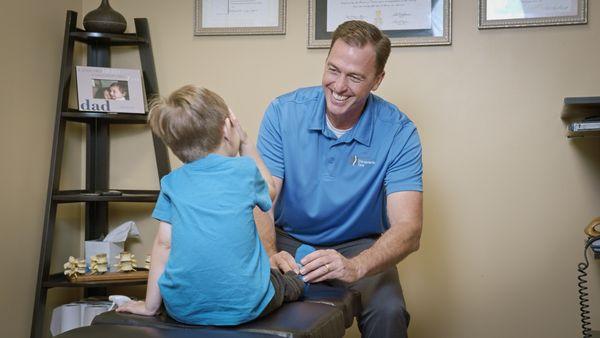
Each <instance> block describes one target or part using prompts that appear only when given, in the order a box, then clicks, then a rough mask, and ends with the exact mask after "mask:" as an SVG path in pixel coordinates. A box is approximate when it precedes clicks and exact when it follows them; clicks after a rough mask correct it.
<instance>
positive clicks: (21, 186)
mask: <svg viewBox="0 0 600 338" xmlns="http://www.w3.org/2000/svg"><path fill="white" fill-rule="evenodd" d="M32 2H33V1H29V2H25V3H22V2H14V4H11V5H8V10H6V11H5V10H4V7H5V6H7V5H4V4H3V5H2V6H3V8H2V11H0V13H2V14H0V15H2V19H3V20H1V21H2V22H3V26H2V27H3V28H5V29H4V31H5V32H6V31H8V27H20V26H26V27H25V31H24V32H22V33H21V34H22V35H21V36H24V37H28V38H29V39H28V40H27V41H24V39H20V38H19V37H17V36H14V37H11V36H7V35H4V36H3V39H7V40H8V41H7V42H6V43H8V44H9V46H15V47H14V48H6V50H8V51H9V53H8V54H6V53H3V58H6V57H8V62H6V61H3V62H2V64H3V65H4V66H6V65H8V67H7V70H6V72H5V71H4V70H3V72H2V73H3V74H9V76H8V77H4V76H3V80H2V82H1V83H2V88H1V89H2V90H0V92H1V93H2V94H1V95H2V102H3V109H2V111H3V113H2V116H4V117H5V122H4V123H3V124H2V133H1V134H0V135H1V136H0V141H1V142H0V149H2V154H3V160H2V166H1V167H0V168H1V170H2V172H1V173H2V175H1V177H2V183H3V185H2V186H3V187H8V189H6V190H5V191H7V192H9V196H5V197H4V199H3V203H1V204H0V208H2V209H1V210H2V211H3V215H4V220H3V227H2V228H3V229H4V231H5V233H4V236H3V239H2V246H1V247H2V249H0V250H2V251H1V252H0V253H1V254H2V255H1V256H2V260H3V261H2V262H3V263H4V264H3V265H2V266H3V267H4V268H7V267H8V268H7V270H5V271H16V269H17V268H19V267H23V268H21V269H20V271H22V272H21V273H19V274H15V277H14V278H12V279H10V278H4V280H3V282H2V283H3V284H2V288H1V290H2V291H0V292H1V293H0V295H1V297H2V298H1V304H2V308H3V309H5V310H8V309H10V311H11V312H13V313H15V314H16V315H15V316H14V317H13V318H10V321H6V318H4V319H3V320H5V321H6V322H5V324H4V325H2V326H0V327H1V329H0V330H8V331H6V332H7V333H8V334H0V335H1V336H7V337H8V336H15V337H17V336H25V335H26V334H24V333H26V332H28V329H29V324H30V322H29V321H30V314H31V306H32V299H33V290H34V283H35V277H36V275H35V274H36V271H37V267H36V264H37V255H38V252H39V240H40V238H41V219H42V217H43V209H44V199H45V189H46V180H47V170H48V163H49V162H48V161H49V149H50V146H49V141H48V140H50V137H51V132H52V128H53V127H52V125H53V121H52V120H53V114H54V110H53V109H54V105H55V95H56V81H57V79H58V68H59V57H60V48H59V47H58V46H60V44H61V40H62V31H63V20H64V10H65V9H66V8H76V7H69V6H68V5H72V6H78V5H82V6H83V8H82V10H81V12H82V13H85V12H87V11H89V10H91V9H93V8H95V7H96V6H97V4H98V1H96V0H94V1H91V0H82V1H81V2H78V1H70V2H67V1H63V2H58V3H56V2H53V3H54V4H50V3H48V4H46V2H43V4H42V2H39V3H40V4H39V5H38V4H36V5H35V6H34V5H33V4H32ZM111 4H112V5H113V6H114V7H115V8H116V9H117V10H119V11H121V12H122V13H123V14H124V15H125V16H126V17H127V18H128V20H129V24H130V27H132V26H133V21H132V20H131V19H132V18H133V17H148V18H149V20H150V31H151V34H152V39H153V43H154V53H155V59H156V65H157V71H158V79H159V84H160V89H161V92H162V93H163V94H167V93H168V92H170V91H172V90H174V89H176V88H178V87H179V86H181V85H183V84H186V83H196V84H200V85H203V86H206V87H208V88H211V89H213V90H215V91H217V92H218V93H220V94H221V95H222V96H223V97H224V98H225V100H226V101H227V102H228V103H229V105H230V106H231V108H232V109H233V110H234V111H235V112H236V113H237V114H238V116H239V117H240V119H241V120H242V122H243V123H244V125H245V126H246V128H247V129H248V132H249V134H250V135H251V136H252V137H255V136H256V133H257V130H258V125H259V122H260V119H261V117H262V113H263V111H264V108H265V107H266V105H267V104H268V102H269V101H270V100H271V99H272V98H274V97H275V96H277V95H279V94H282V93H284V92H286V91H289V90H292V89H294V88H297V87H300V86H308V85H315V84H319V82H320V76H321V72H322V64H323V61H324V59H325V56H326V51H325V50H307V49H306V48H305V41H306V13H307V8H306V1H298V0H290V1H288V11H287V14H288V22H287V34H286V35H285V36H252V37H194V36H193V34H192V33H193V31H192V30H193V16H194V15H193V12H194V7H193V1H185V2H183V1H181V2H176V4H175V2H167V1H158V0H127V1H125V0H113V1H111ZM453 7H454V8H453V44H452V46H449V47H421V48H394V49H393V51H392V55H391V57H390V61H389V63H388V66H387V76H386V79H385V80H384V82H383V84H382V86H381V87H380V89H379V90H378V91H377V94H379V95H381V96H383V97H384V98H386V99H388V100H389V101H391V102H394V103H395V104H397V105H398V106H399V107H400V108H401V109H402V110H403V111H405V112H406V113H407V114H408V115H409V116H410V117H411V118H412V119H413V120H414V121H415V122H416V124H417V126H418V127H419V130H420V133H421V137H422V142H423V146H424V163H425V190H426V193H425V229H424V234H423V240H422V248H421V250H420V251H419V252H418V253H416V254H413V255H412V256H410V257H409V258H408V259H407V260H406V261H405V262H403V263H401V264H400V265H399V267H400V275H401V278H402V281H403V287H404V290H405V294H406V297H407V302H408V305H409V308H410V311H411V314H412V317H413V320H412V323H411V334H412V336H413V337H450V338H454V337H456V338H459V337H483V336H485V337H557V338H558V337H572V336H575V335H576V334H577V332H578V327H579V324H578V315H577V298H576V297H577V289H576V272H575V271H576V269H575V268H576V265H577V262H579V261H580V260H581V258H582V257H581V255H582V242H583V239H584V236H583V234H582V231H581V230H582V228H583V227H584V226H585V224H587V222H588V221H589V220H590V219H591V218H592V217H594V216H598V215H599V214H600V210H599V205H600V174H599V169H600V154H599V151H598V150H599V149H600V148H599V145H600V142H599V139H589V140H578V141H568V140H566V139H565V137H564V127H563V125H562V123H561V121H560V118H559V116H560V110H561V107H562V98H563V97H565V96H593V95H600V85H599V84H598V78H600V68H599V67H598V61H597V57H596V56H597V55H599V54H600V43H599V42H600V41H599V40H600V24H598V22H595V20H594V19H595V18H597V17H600V8H597V6H593V4H590V14H589V18H590V23H589V24H588V25H583V26H572V27H550V28H530V29H511V30H490V31H478V30H477V28H476V15H477V1H475V0H470V1H454V4H453ZM8 12H10V14H9V15H7V14H8ZM5 17H6V18H5ZM36 20H38V21H37V22H36ZM40 20H41V22H40ZM3 45H4V46H7V45H6V44H5V43H4V40H3ZM114 54H115V62H114V63H113V66H115V67H134V66H136V65H137V55H136V54H135V51H133V50H127V49H125V50H123V51H119V52H115V53H114ZM40 55H42V56H43V57H44V62H43V63H38V58H39V57H40ZM3 60H4V59H3ZM9 79H10V81H8V80H9ZM15 84H18V85H15ZM22 88H27V91H23V90H20V89H22ZM32 89H33V90H35V91H36V96H35V97H36V100H31V99H30V98H31V94H30V93H29V92H30V91H32ZM8 93H10V94H8ZM6 102H8V104H7V103H6ZM72 133H73V134H74V136H75V137H74V138H77V136H78V135H79V134H78V133H80V131H78V130H74V131H72ZM111 133H112V135H113V143H112V146H113V148H112V149H111V167H112V168H113V171H114V172H115V174H113V176H112V177H111V185H112V186H113V187H119V188H124V187H126V188H152V187H156V186H157V180H156V177H155V176H156V173H155V171H154V167H153V163H152V156H153V154H152V151H151V142H150V138H149V134H148V132H147V131H146V130H144V129H142V128H137V129H133V131H132V130H131V129H126V128H124V127H119V128H113V129H111ZM17 144H18V145H17ZM77 146H78V145H77V144H73V145H72V147H73V148H72V151H71V152H70V153H73V154H77V151H78V148H77ZM132 155H135V156H132ZM77 160H79V161H80V160H81V158H80V157H79V158H78V157H77V156H76V155H73V156H72V157H71V159H70V161H73V162H74V164H72V163H70V162H68V163H66V164H65V165H67V166H68V165H71V164H72V165H73V167H74V168H76V167H77ZM79 163H80V162H79ZM70 173H71V175H69V177H71V178H70V180H71V181H72V182H71V183H73V184H78V183H80V182H81V178H80V175H78V173H77V170H75V169H72V170H71V171H70ZM150 210H151V207H150V206H148V205H142V204H140V205H135V206H133V207H131V206H129V205H127V206H125V205H119V206H116V208H113V209H112V211H111V219H112V222H113V223H114V224H118V223H119V222H121V221H123V220H127V219H134V220H136V221H137V222H138V223H139V224H140V225H141V227H142V232H143V233H142V242H132V243H130V244H129V245H130V248H131V249H132V250H133V251H134V252H135V253H137V254H138V255H143V254H144V253H145V252H147V251H148V250H149V248H150V245H151V244H150V243H151V241H152V236H153V232H154V230H155V222H154V221H152V220H150V219H148V217H147V216H146V215H147V214H148V213H149V212H150ZM61 220H62V223H64V224H65V225H64V228H69V227H74V225H76V224H77V223H78V222H79V219H78V214H77V211H76V210H73V211H66V212H65V213H64V214H63V216H62V218H61ZM66 233H72V232H66V231H61V232H60V234H61V235H60V236H59V239H58V241H60V242H61V243H63V244H64V245H63V246H61V248H62V251H63V252H62V254H63V255H64V254H68V253H69V252H71V251H69V250H76V248H77V245H76V244H75V246H73V244H72V242H73V238H70V237H69V236H66V235H64V234H66ZM69 243H70V244H69ZM55 246H56V245H55ZM65 248H68V249H69V250H67V249H65ZM15 252H20V253H22V254H21V256H20V257H19V258H16V259H13V260H11V261H8V257H16V256H17V255H15V254H14V253H15ZM55 256H57V257H55V265H56V263H59V261H60V260H61V259H64V257H58V256H60V254H57V255H55ZM5 275H6V274H4V275H3V276H5ZM590 279H591V280H592V283H591V286H592V291H594V290H599V289H600V273H599V270H598V269H597V268H596V267H595V266H593V268H592V269H591V273H590ZM56 293H57V296H56V297H55V298H57V299H69V298H68V296H64V295H62V294H59V292H58V291H57V292H56ZM592 293H593V295H592V296H594V292H592ZM598 294H600V292H595V295H598ZM61 297H62V298H61ZM599 298H600V297H597V296H596V298H595V301H594V306H593V308H592V311H595V313H600V300H599ZM12 304H14V305H12ZM596 318H600V317H598V316H596ZM598 320H600V319H597V320H596V323H598ZM597 327H600V324H597ZM348 336H350V337H355V336H357V332H356V329H353V330H352V331H350V332H349V334H348Z"/></svg>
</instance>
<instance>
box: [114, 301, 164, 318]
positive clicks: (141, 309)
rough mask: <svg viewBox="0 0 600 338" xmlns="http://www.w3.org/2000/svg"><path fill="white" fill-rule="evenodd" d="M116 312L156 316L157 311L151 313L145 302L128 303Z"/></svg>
mask: <svg viewBox="0 0 600 338" xmlns="http://www.w3.org/2000/svg"><path fill="white" fill-rule="evenodd" d="M116 311H117V312H129V313H133V314H136V315H142V316H154V315H155V314H156V311H150V310H148V309H147V308H146V302H144V301H143V300H140V301H131V302H127V303H125V304H123V305H121V306H119V307H118V308H117V310H116Z"/></svg>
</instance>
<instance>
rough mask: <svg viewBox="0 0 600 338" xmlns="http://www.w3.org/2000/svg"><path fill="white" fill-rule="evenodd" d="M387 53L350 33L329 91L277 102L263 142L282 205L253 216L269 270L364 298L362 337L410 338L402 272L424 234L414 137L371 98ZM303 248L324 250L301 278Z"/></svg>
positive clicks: (393, 111) (406, 123)
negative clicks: (294, 274)
mask: <svg viewBox="0 0 600 338" xmlns="http://www.w3.org/2000/svg"><path fill="white" fill-rule="evenodd" d="M389 53H390V41H389V39H388V38H387V37H386V36H384V35H383V34H382V33H381V31H379V29H377V27H375V26H373V25H371V24H369V23H366V22H364V21H348V22H345V23H343V24H342V25H340V26H339V27H338V28H337V29H336V31H335V32H334V34H333V38H332V42H331V47H330V50H329V55H328V56H327V60H326V63H325V69H324V74H323V80H322V86H320V87H312V88H304V89H299V90H296V91H294V92H292V93H289V94H285V95H283V96H281V97H278V98H277V99H275V100H274V101H273V102H272V103H271V104H270V106H269V107H268V109H267V111H266V113H265V116H264V118H263V121H262V124H261V128H260V132H259V137H258V148H259V150H260V152H261V154H262V156H263V159H264V161H265V163H266V165H267V167H268V168H269V170H270V171H271V173H272V175H273V179H274V181H275V190H276V192H277V196H278V197H277V203H276V205H275V207H274V208H273V209H274V210H275V211H274V212H273V211H271V212H269V213H268V214H263V213H260V212H256V218H257V224H258V227H259V231H260V235H261V239H262V241H263V243H264V244H265V247H266V249H267V251H268V253H269V255H270V259H271V266H272V267H276V268H279V269H281V270H282V271H287V270H294V271H296V272H297V273H300V274H302V275H303V276H304V279H305V281H306V282H310V283H314V282H322V281H328V282H330V283H332V284H334V285H344V286H347V287H349V288H351V289H355V290H357V291H359V292H360V293H361V298H362V310H363V311H362V313H361V315H360V316H359V318H357V319H358V324H359V329H360V330H361V332H362V334H363V337H377V338H381V337H406V335H407V334H406V329H407V326H408V321H409V315H408V312H407V311H406V306H405V303H404V298H403V295H402V289H401V287H400V282H399V278H398V271H397V269H396V264H397V263H398V262H400V261H401V260H402V259H404V258H405V257H406V256H407V255H409V254H410V253H411V252H413V251H416V250H417V249H418V247H419V240H420V236H421V227H422V178H421V174H422V164H421V145H420V141H419V136H418V134H417V131H416V128H415V126H414V125H413V123H412V122H411V121H410V120H409V119H408V118H407V117H406V116H405V115H404V114H403V113H402V112H400V111H399V110H398V109H397V108H396V107H395V106H394V105H392V104H390V103H388V102H386V101H385V100H383V99H381V98H379V97H377V96H375V95H373V94H371V91H374V90H376V89H377V87H378V86H379V84H380V83H381V81H382V80H383V77H384V75H385V72H384V66H385V63H386V61H387V58H388V56H389ZM273 209H271V210H273ZM273 224H275V227H273ZM275 228H276V231H274V229H275ZM303 243H306V244H309V245H312V246H314V247H316V248H317V249H318V250H316V251H314V252H313V253H311V254H308V255H307V256H305V257H304V259H302V261H301V265H302V267H301V268H300V267H299V266H298V265H297V264H296V262H295V261H294V258H293V257H292V255H294V253H295V251H296V248H298V246H300V245H301V244H303ZM277 249H279V250H281V251H279V252H277Z"/></svg>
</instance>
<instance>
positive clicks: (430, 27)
mask: <svg viewBox="0 0 600 338" xmlns="http://www.w3.org/2000/svg"><path fill="white" fill-rule="evenodd" d="M351 19H358V20H365V21H367V22H370V23H372V24H374V25H376V26H378V27H379V29H381V30H382V32H383V33H384V34H386V35H387V36H388V37H389V38H390V41H391V44H392V47H409V46H435V45H450V44H452V33H451V30H452V0H417V1H405V0H396V1H394V0H354V1H343V0H308V43H307V48H329V45H330V44H331V35H332V33H333V31H334V30H335V27H337V26H338V25H339V24H340V23H342V22H343V21H346V20H351Z"/></svg>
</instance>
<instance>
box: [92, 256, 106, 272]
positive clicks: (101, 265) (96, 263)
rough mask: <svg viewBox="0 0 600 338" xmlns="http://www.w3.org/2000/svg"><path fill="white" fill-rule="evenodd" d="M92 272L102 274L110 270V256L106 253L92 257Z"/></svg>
mask: <svg viewBox="0 0 600 338" xmlns="http://www.w3.org/2000/svg"><path fill="white" fill-rule="evenodd" d="M90 271H91V272H90V273H91V274H102V273H105V272H107V271H108V257H107V256H106V254H105V253H102V254H97V255H94V256H92V257H90Z"/></svg>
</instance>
